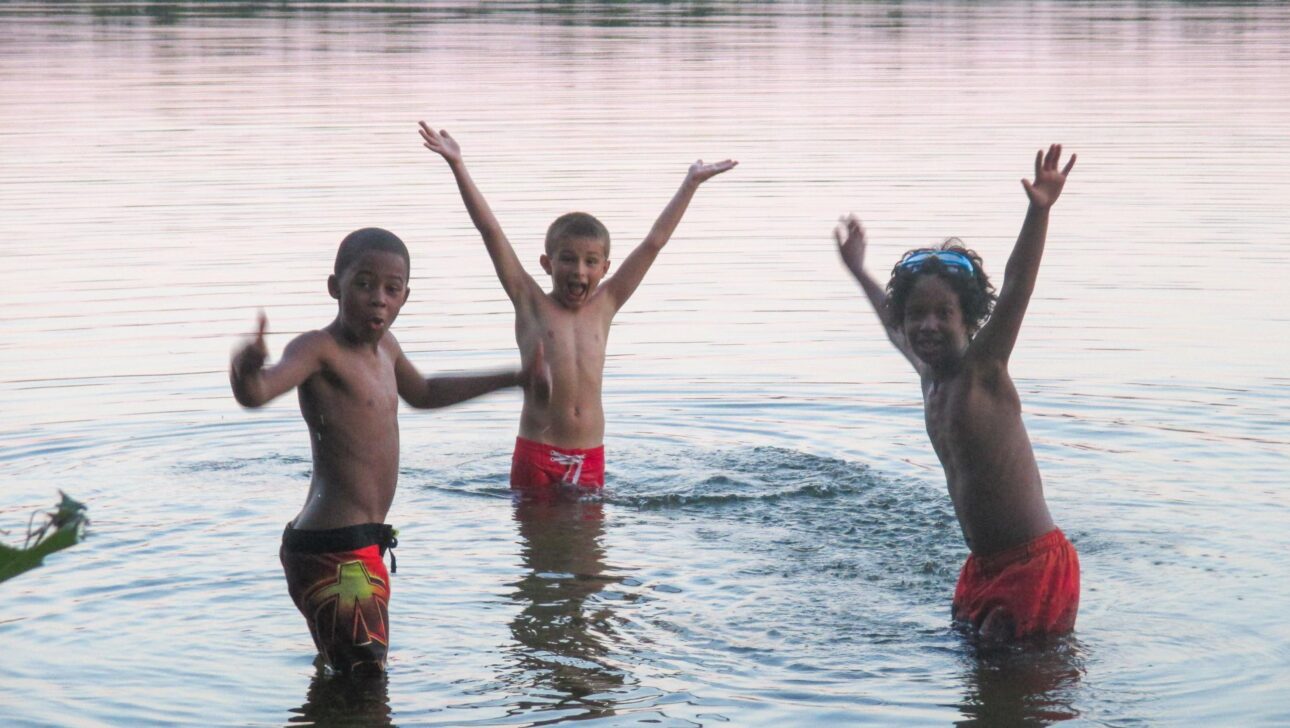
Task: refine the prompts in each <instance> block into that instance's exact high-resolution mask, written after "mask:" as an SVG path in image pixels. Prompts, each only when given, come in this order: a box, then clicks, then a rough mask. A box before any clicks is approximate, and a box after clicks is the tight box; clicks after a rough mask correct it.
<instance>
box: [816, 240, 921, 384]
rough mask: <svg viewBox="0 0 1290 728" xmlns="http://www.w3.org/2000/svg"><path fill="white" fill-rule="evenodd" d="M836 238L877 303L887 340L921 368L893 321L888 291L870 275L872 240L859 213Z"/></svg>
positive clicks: (854, 274)
mask: <svg viewBox="0 0 1290 728" xmlns="http://www.w3.org/2000/svg"><path fill="white" fill-rule="evenodd" d="M833 237H834V239H835V240H837V243H838V254H840V255H841V256H842V262H843V264H844V265H846V268H847V270H848V271H849V272H850V273H851V276H852V277H853V278H855V279H856V283H859V284H860V290H862V291H864V295H865V298H868V299H869V305H871V306H873V312H874V314H875V315H876V316H877V317H878V322H879V323H880V324H882V330H883V331H884V332H885V333H886V334H887V340H888V341H890V342H891V344H892V346H894V347H896V349H897V351H899V352H900V353H901V354H904V355H905V358H906V359H907V360H909V363H910V364H912V365H913V366H914V369H916V370H920V371H921V369H920V364H919V362H918V359H917V358H915V357H914V352H913V351H911V350H910V348H909V342H908V341H906V339H905V335H904V333H903V332H902V331H901V330H900V322H899V321H896V320H893V318H892V314H891V311H890V310H888V308H887V292H886V291H885V290H884V289H883V287H882V285H881V284H880V283H878V281H877V280H876V279H874V277H873V276H872V275H870V274H869V271H867V270H865V267H864V254H865V251H866V250H867V248H868V242H867V240H866V238H865V232H864V227H863V226H862V225H861V224H860V220H859V219H858V218H857V217H856V216H855V215H848V216H847V217H846V218H844V219H843V220H842V222H841V224H839V225H838V227H837V228H836V229H835V230H834V231H833Z"/></svg>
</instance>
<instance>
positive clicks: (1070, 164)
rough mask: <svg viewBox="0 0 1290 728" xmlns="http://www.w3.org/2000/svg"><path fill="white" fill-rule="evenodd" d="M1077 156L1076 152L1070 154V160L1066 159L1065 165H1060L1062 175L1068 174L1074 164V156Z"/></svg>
mask: <svg viewBox="0 0 1290 728" xmlns="http://www.w3.org/2000/svg"><path fill="white" fill-rule="evenodd" d="M1078 156H1079V155H1078V154H1072V155H1071V158H1070V161H1068V162H1067V163H1066V166H1065V167H1062V176H1063V177H1065V176H1066V175H1068V174H1070V173H1071V167H1074V166H1075V158H1076V157H1078Z"/></svg>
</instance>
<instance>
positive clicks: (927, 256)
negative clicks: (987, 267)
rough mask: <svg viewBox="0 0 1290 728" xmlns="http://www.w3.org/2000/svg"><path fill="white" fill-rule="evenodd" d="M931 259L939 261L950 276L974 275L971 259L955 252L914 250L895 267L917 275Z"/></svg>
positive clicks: (974, 270) (974, 268)
mask: <svg viewBox="0 0 1290 728" xmlns="http://www.w3.org/2000/svg"><path fill="white" fill-rule="evenodd" d="M933 258H935V259H936V260H939V261H940V262H941V264H942V265H944V266H945V270H946V272H947V273H949V274H951V275H962V276H968V277H969V278H971V277H973V276H975V275H976V267H975V266H973V265H972V259H971V258H969V257H967V256H966V255H964V254H963V253H960V252H959V251H957V250H915V251H914V252H912V253H909V254H907V255H905V257H904V258H901V260H900V262H899V263H897V264H896V267H897V268H899V269H901V270H907V271H909V272H910V273H917V272H919V271H920V270H922V269H923V268H924V267H925V266H926V265H927V263H928V261H930V260H931V259H933Z"/></svg>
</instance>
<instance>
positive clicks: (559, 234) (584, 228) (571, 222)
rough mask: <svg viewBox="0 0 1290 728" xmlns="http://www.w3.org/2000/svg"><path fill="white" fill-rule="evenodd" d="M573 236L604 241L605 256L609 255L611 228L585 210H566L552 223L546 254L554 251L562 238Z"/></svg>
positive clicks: (548, 232)
mask: <svg viewBox="0 0 1290 728" xmlns="http://www.w3.org/2000/svg"><path fill="white" fill-rule="evenodd" d="M572 238H595V239H596V240H600V241H603V242H604V243H605V257H606V258H608V257H609V228H607V227H605V224H604V223H602V222H601V221H599V220H597V219H596V218H595V217H593V216H591V215H588V214H587V213H585V212H566V213H565V214H563V215H561V216H560V217H557V218H556V219H555V222H553V223H551V227H549V228H547V229H546V254H547V255H551V254H552V253H554V252H555V246H556V244H558V243H559V242H560V241H561V240H570V239H572Z"/></svg>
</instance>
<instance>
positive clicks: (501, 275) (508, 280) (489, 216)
mask: <svg viewBox="0 0 1290 728" xmlns="http://www.w3.org/2000/svg"><path fill="white" fill-rule="evenodd" d="M421 138H422V139H423V140H425V147H426V148H427V149H430V150H432V151H434V152H436V153H438V154H439V155H440V156H442V157H443V158H444V160H445V161H446V162H448V168H449V169H450V170H452V176H453V179H455V180H456V181H457V190H458V191H459V192H460V193H461V199H462V202H463V203H465V205H466V212H467V213H469V214H470V221H471V222H472V223H474V225H475V229H476V230H478V231H479V234H480V237H482V238H483V239H484V247H485V248H486V249H487V250H488V255H489V257H490V258H492V260H493V268H494V269H495V270H496V271H497V278H498V280H500V281H501V283H502V288H503V289H504V290H505V291H506V295H507V296H509V297H510V299H511V300H512V301H516V300H517V297H518V296H519V295H521V294H522V293H525V292H533V291H537V293H538V294H539V295H541V291H540V289H539V287H538V285H537V282H536V281H534V280H533V277H532V276H530V275H529V274H528V273H527V272H526V271H525V270H524V266H523V265H521V264H520V259H519V256H517V255H516V254H515V249H514V248H513V247H512V246H511V242H510V240H508V239H507V237H506V233H504V232H503V231H502V226H501V223H499V222H498V221H497V216H496V215H494V214H493V210H492V208H491V207H489V206H488V201H487V200H486V199H484V194H483V193H482V192H480V191H479V187H478V186H477V185H476V184H475V180H474V179H473V178H472V177H471V176H470V172H469V170H467V169H466V162H465V160H463V159H462V156H461V147H460V146H459V145H458V144H457V142H456V140H454V139H453V138H452V136H451V135H450V134H448V132H447V131H446V130H440V131H437V132H436V131H435V130H434V129H431V128H430V127H429V126H427V125H426V123H425V122H421Z"/></svg>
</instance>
